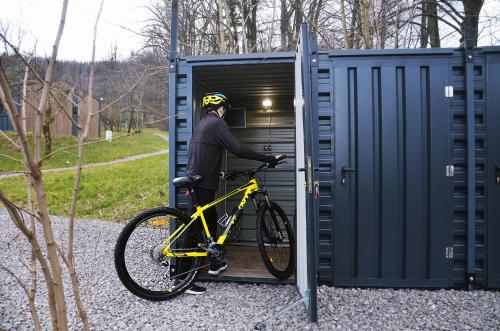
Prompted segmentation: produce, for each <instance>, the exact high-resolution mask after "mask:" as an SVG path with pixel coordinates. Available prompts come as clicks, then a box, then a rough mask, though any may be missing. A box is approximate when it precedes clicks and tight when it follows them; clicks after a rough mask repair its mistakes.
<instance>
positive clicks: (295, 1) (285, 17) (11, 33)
mask: <svg viewBox="0 0 500 331" xmlns="http://www.w3.org/2000/svg"><path fill="white" fill-rule="evenodd" d="M178 4H179V32H178V34H179V35H178V52H179V56H188V55H203V54H228V53H235V54H238V53H250V52H278V51H293V50H294V49H295V47H296V44H297V40H298V35H299V30H300V25H301V23H303V22H307V23H308V24H309V25H310V27H311V31H312V33H314V34H315V35H316V36H317V38H318V43H319V46H320V49H324V50H328V49H385V48H419V47H420V48H427V47H459V46H460V45H461V43H462V42H463V40H464V38H465V36H468V38H469V39H470V42H471V45H476V44H477V43H478V42H479V44H481V45H495V44H498V43H499V31H500V29H499V26H500V24H499V23H500V22H499V20H500V19H499V18H498V17H494V16H489V14H488V12H487V11H485V10H484V7H486V4H489V5H498V6H500V2H498V1H496V0H487V1H483V0H460V1H454V0H403V1H395V0H306V1H299V0H216V1H203V0H180V1H179V2H178ZM171 7H172V1H171V0H151V2H149V4H148V5H147V6H146V9H147V12H148V16H149V18H148V20H147V21H146V22H145V24H144V27H143V29H142V30H141V31H135V33H137V34H139V35H141V36H142V40H143V44H142V45H137V50H136V51H135V52H133V53H132V54H130V56H128V57H126V58H119V57H118V56H117V45H110V48H109V51H108V56H107V57H106V58H105V59H104V60H101V61H98V62H97V63H96V68H95V78H94V79H95V93H94V96H95V98H97V99H98V98H99V97H102V98H103V101H104V103H105V104H106V103H109V102H111V101H113V100H116V99H118V98H120V100H119V101H118V102H116V103H115V104H113V105H112V106H111V107H109V108H108V109H107V110H106V111H105V112H103V114H102V116H101V119H102V120H103V124H105V126H106V128H110V129H113V130H117V128H118V123H117V122H118V120H119V116H120V111H121V110H123V109H126V108H128V107H130V106H132V105H135V106H138V107H140V108H141V109H142V110H144V112H145V114H146V118H147V119H148V120H149V121H152V122H154V123H155V125H156V126H159V127H161V128H162V129H166V128H167V121H166V120H165V119H164V118H165V116H166V114H167V111H168V104H167V100H168V70H167V67H166V64H167V63H168V61H169V58H168V57H169V52H170V20H171ZM0 28H1V31H0V32H1V33H2V35H4V36H6V37H7V38H10V40H11V42H12V43H14V44H15V45H19V46H20V45H21V44H22V33H21V32H19V28H17V27H10V26H9V25H8V24H4V23H3V22H2V24H0ZM26 46H27V45H23V47H21V49H24V48H25V47H26ZM2 51H3V55H2V59H1V61H2V66H3V67H4V68H6V71H7V73H8V77H9V79H10V82H11V84H13V85H16V84H19V83H20V82H22V80H23V77H24V69H25V68H24V64H23V63H22V62H21V61H19V59H17V58H16V57H15V56H13V55H14V54H13V51H12V49H10V48H9V46H7V45H6V44H5V43H4V47H3V50H2ZM22 53H23V54H24V55H25V58H28V57H31V56H33V59H32V61H33V64H34V66H35V67H36V68H37V69H38V70H39V71H40V72H41V73H43V72H44V71H45V70H46V68H47V63H48V61H47V59H44V58H41V57H36V54H33V53H32V52H30V51H26V50H24V52H23V51H22ZM88 73H89V63H82V62H76V61H59V62H57V65H56V68H55V73H54V77H55V79H54V80H55V81H63V82H65V83H68V84H69V85H71V86H75V87H77V88H78V89H80V90H82V91H85V89H86V86H88Z"/></svg>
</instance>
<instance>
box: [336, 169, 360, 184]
mask: <svg viewBox="0 0 500 331" xmlns="http://www.w3.org/2000/svg"><path fill="white" fill-rule="evenodd" d="M340 171H341V179H340V182H341V183H342V185H345V183H347V174H348V173H350V172H355V171H356V169H354V168H349V167H342V168H341V170H340Z"/></svg>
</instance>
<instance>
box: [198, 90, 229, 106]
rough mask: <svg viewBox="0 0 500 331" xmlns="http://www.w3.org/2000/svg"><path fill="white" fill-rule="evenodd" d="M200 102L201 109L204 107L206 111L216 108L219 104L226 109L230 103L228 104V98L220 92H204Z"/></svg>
mask: <svg viewBox="0 0 500 331" xmlns="http://www.w3.org/2000/svg"><path fill="white" fill-rule="evenodd" d="M201 104H202V107H203V109H205V110H206V111H212V110H217V109H219V107H221V106H223V107H224V108H226V109H229V108H231V105H229V99H228V98H227V97H226V96H225V95H224V94H222V93H220V92H212V93H207V94H205V96H204V97H203V100H202V103H201Z"/></svg>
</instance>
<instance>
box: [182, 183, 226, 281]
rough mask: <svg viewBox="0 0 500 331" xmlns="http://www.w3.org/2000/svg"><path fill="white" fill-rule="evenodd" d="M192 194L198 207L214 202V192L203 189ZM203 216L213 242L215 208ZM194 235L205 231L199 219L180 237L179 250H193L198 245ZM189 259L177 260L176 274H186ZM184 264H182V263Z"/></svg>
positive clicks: (215, 218)
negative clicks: (177, 269)
mask: <svg viewBox="0 0 500 331" xmlns="http://www.w3.org/2000/svg"><path fill="white" fill-rule="evenodd" d="M194 193H195V195H196V198H197V199H198V204H199V205H200V206H203V205H206V204H207V203H209V202H212V201H214V199H215V190H207V189H204V188H195V190H194ZM195 211H196V208H195V206H194V201H193V209H192V212H193V213H194V212H195ZM203 215H204V216H205V221H206V222H207V226H208V231H210V235H211V236H212V238H214V240H216V239H217V210H216V209H215V207H212V208H209V209H207V210H205V211H204V212H203ZM195 233H205V230H204V228H203V224H202V222H201V219H200V218H198V219H197V220H196V221H194V223H193V224H192V225H191V226H190V227H189V229H188V230H187V234H186V235H184V236H182V238H181V239H183V240H182V242H181V244H180V247H181V248H193V247H196V245H197V244H198V242H197V240H196V236H195ZM207 239H208V238H207ZM188 259H190V258H178V261H179V260H180V261H179V262H180V263H179V271H178V273H179V274H181V273H183V272H188V271H189V268H190V267H191V263H189V260H188ZM183 262H184V263H183ZM179 278H180V279H183V278H184V277H183V276H182V275H181V276H179Z"/></svg>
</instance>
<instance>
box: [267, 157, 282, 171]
mask: <svg viewBox="0 0 500 331" xmlns="http://www.w3.org/2000/svg"><path fill="white" fill-rule="evenodd" d="M273 156H274V160H272V161H269V162H267V167H268V168H275V167H276V165H277V164H278V161H279V160H281V159H282V158H283V155H273Z"/></svg>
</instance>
